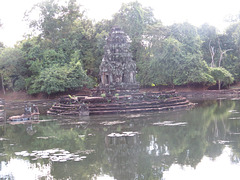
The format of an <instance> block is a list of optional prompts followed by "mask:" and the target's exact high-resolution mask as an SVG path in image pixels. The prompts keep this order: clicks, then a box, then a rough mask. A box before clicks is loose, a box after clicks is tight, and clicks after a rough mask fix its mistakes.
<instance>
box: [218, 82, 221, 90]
mask: <svg viewBox="0 0 240 180" xmlns="http://www.w3.org/2000/svg"><path fill="white" fill-rule="evenodd" d="M218 90H221V81H220V80H218Z"/></svg>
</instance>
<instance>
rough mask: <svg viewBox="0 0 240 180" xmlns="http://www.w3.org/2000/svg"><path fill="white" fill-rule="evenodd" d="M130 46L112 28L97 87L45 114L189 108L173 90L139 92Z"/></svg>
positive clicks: (115, 112) (184, 100)
mask: <svg viewBox="0 0 240 180" xmlns="http://www.w3.org/2000/svg"><path fill="white" fill-rule="evenodd" d="M130 43H131V41H130V38H129V37H128V36H127V35H126V34H125V33H124V32H123V31H122V29H121V28H118V27H113V28H112V30H111V32H110V33H109V36H108V37H107V39H106V46H105V47H104V56H103V59H102V63H101V65H100V74H99V75H100V78H101V82H100V84H99V86H98V87H96V88H93V89H91V94H90V95H75V96H74V97H70V96H66V97H61V98H60V101H59V103H57V104H55V105H53V106H52V107H51V108H50V109H49V111H48V112H47V113H48V114H53V115H79V116H84V115H99V114H119V113H143V112H152V111H157V112H160V111H165V110H171V109H172V110H173V109H174V110H175V109H180V108H190V107H192V106H193V104H192V103H190V102H189V101H188V100H187V99H186V98H184V97H181V96H179V95H178V94H177V93H176V92H175V91H174V90H173V91H164V92H140V91H139V84H138V83H137V82H136V63H135V61H133V59H132V53H131V50H130Z"/></svg>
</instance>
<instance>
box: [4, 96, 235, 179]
mask: <svg viewBox="0 0 240 180" xmlns="http://www.w3.org/2000/svg"><path fill="white" fill-rule="evenodd" d="M10 111H12V110H8V111H7V113H12V112H10ZM239 112H240V101H230V100H216V101H201V102H199V104H198V105H197V107H196V108H194V109H192V110H188V111H177V112H164V113H147V114H127V115H111V116H90V117H84V118H80V119H79V118H69V117H64V118H60V117H51V116H43V115H42V116H40V120H39V121H36V120H33V121H28V123H24V124H2V125H1V126H0V161H1V163H0V179H31V180H32V179H74V180H75V179H76V180H78V179H81V180H85V179H86V180H89V179H97V180H99V179H117V180H132V179H151V180H153V179H165V180H172V179H184V180H185V179H193V178H194V179H226V178H229V179H237V177H238V176H237V175H238V174H237V173H238V172H239V169H240V162H239V161H240V114H239ZM23 172H24V173H23Z"/></svg>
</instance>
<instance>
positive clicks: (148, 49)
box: [0, 0, 240, 94]
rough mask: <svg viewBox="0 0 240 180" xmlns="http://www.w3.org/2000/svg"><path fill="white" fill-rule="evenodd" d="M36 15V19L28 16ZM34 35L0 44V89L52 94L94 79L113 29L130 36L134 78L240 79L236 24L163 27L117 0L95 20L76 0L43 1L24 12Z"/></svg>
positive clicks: (176, 81) (208, 82) (144, 10)
mask: <svg viewBox="0 0 240 180" xmlns="http://www.w3.org/2000/svg"><path fill="white" fill-rule="evenodd" d="M35 11H38V12H40V16H39V19H34V20H33V19H31V13H34V12H35ZM25 19H26V20H27V21H28V22H29V26H30V28H31V29H32V34H31V35H29V36H28V37H26V38H25V40H23V41H21V42H18V43H17V44H16V45H15V47H14V48H7V47H4V45H3V44H2V43H1V44H0V75H1V81H0V83H1V87H2V90H3V92H4V91H5V90H10V91H19V90H25V91H27V92H28V93H29V94H36V93H46V94H53V93H57V92H64V91H68V90H73V89H74V90H76V89H81V88H83V87H93V86H94V85H95V84H97V82H98V78H99V77H98V74H99V69H98V68H99V65H100V63H101V59H102V57H103V53H104V45H105V38H106V36H107V35H108V33H109V31H110V29H111V28H112V27H113V26H119V27H121V28H122V29H123V30H124V31H125V32H126V33H127V34H128V35H129V37H130V38H131V40H132V43H131V50H132V53H133V60H135V61H136V63H137V69H138V74H137V76H138V81H139V82H140V84H141V85H142V86H149V85H153V84H154V85H169V86H172V87H174V86H176V85H201V86H212V85H215V84H218V87H219V89H220V88H222V87H227V86H229V85H230V84H232V83H233V82H238V81H239V80H240V71H239V66H240V55H239V51H240V22H239V21H238V20H236V21H235V22H233V23H232V25H230V26H229V27H228V28H227V30H226V31H225V32H224V33H221V34H219V33H218V31H217V29H216V28H215V27H213V26H210V25H208V24H204V25H202V26H201V27H200V28H197V27H195V26H193V25H191V24H189V23H183V24H173V25H171V26H164V25H163V24H162V23H161V21H160V20H158V19H156V18H155V17H154V14H153V11H152V9H151V8H148V7H143V6H142V5H141V4H140V3H138V2H137V1H136V2H131V3H128V4H123V5H122V7H121V8H120V10H119V11H118V12H117V13H115V14H114V15H113V18H112V19H111V20H102V21H100V22H97V23H94V22H93V21H92V20H91V19H89V18H87V17H86V16H85V14H84V10H83V9H81V6H80V5H79V4H77V2H76V0H68V1H67V2H66V3H65V4H64V5H60V4H58V3H57V1H55V0H47V1H44V2H42V3H39V4H37V5H35V6H34V7H33V8H32V10H31V11H29V12H28V13H26V14H25Z"/></svg>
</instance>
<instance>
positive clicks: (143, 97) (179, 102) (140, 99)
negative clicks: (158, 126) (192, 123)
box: [48, 91, 193, 115]
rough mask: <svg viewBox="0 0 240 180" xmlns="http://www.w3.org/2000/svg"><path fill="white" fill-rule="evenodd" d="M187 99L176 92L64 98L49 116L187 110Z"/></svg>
mask: <svg viewBox="0 0 240 180" xmlns="http://www.w3.org/2000/svg"><path fill="white" fill-rule="evenodd" d="M192 106H193V104H192V103H190V102H189V101H188V100H187V99H186V98H185V97H182V96H178V95H177V94H176V92H175V91H169V92H160V93H139V92H136V93H132V94H129V95H118V94H115V95H114V96H109V95H108V96H105V95H104V96H92V97H91V96H73V97H68V96H65V97H62V98H61V99H60V101H59V103H57V104H55V105H53V106H52V107H51V108H50V110H49V111H48V114H54V115H103V114H120V113H141V112H153V111H156V112H158V111H165V110H175V109H186V108H190V107H192Z"/></svg>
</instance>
